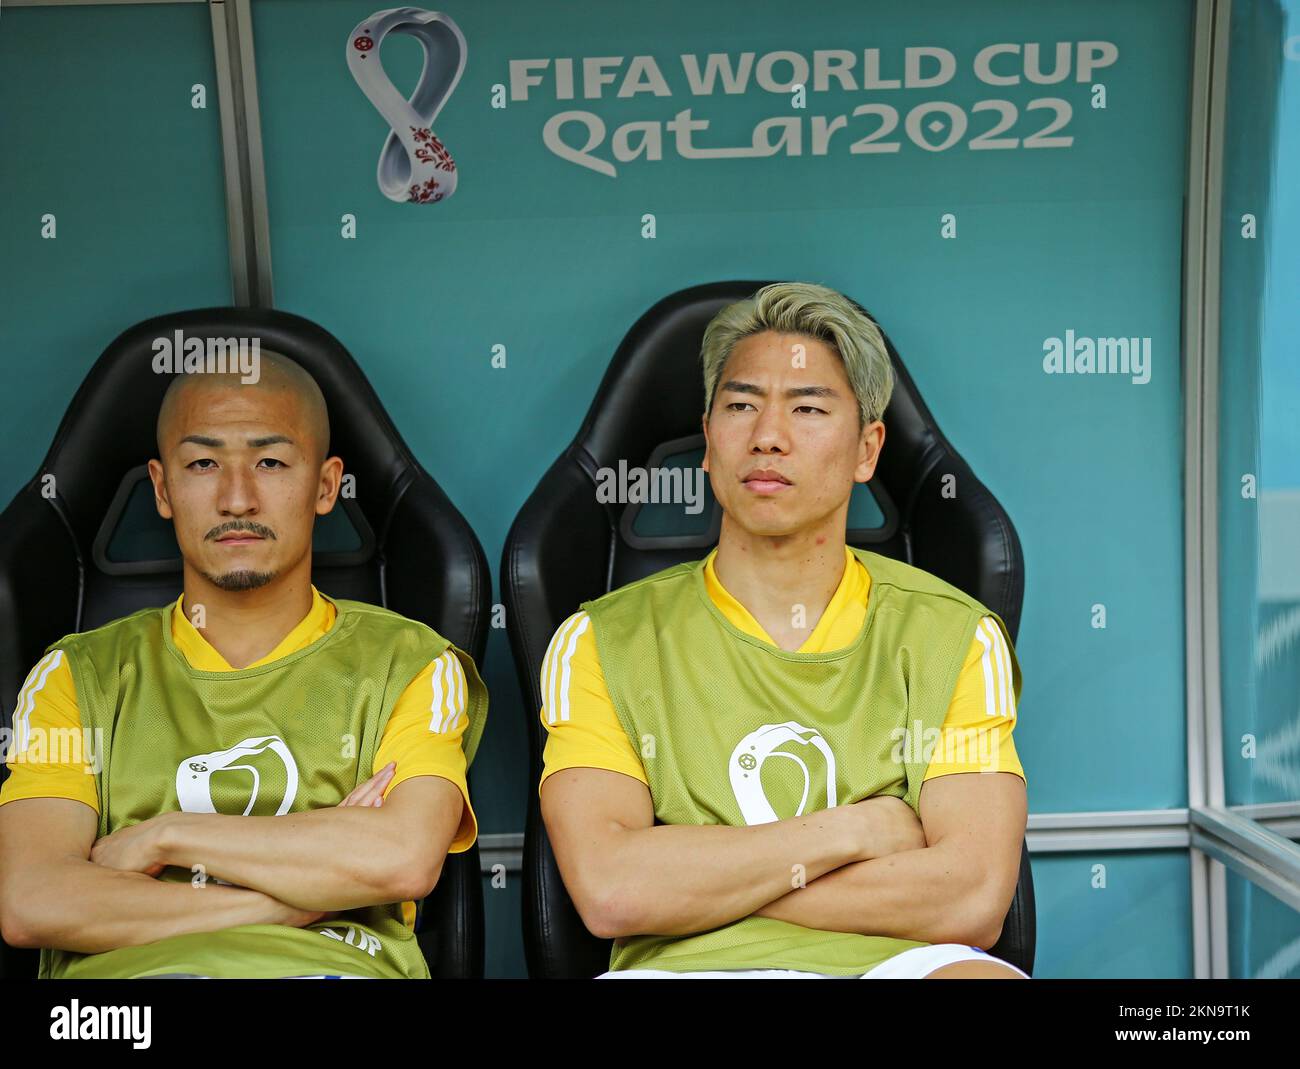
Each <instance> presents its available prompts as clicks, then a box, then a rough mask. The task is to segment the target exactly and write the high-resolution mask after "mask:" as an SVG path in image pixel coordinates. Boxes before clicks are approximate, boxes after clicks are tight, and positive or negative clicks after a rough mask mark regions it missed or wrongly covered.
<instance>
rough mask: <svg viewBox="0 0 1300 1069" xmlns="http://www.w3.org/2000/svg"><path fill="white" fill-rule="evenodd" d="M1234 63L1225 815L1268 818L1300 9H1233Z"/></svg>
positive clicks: (1285, 550)
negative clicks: (1241, 811) (1240, 811)
mask: <svg viewBox="0 0 1300 1069" xmlns="http://www.w3.org/2000/svg"><path fill="white" fill-rule="evenodd" d="M1228 65H1229V80H1228V102H1227V105H1228V106H1227V121H1226V128H1225V131H1224V195H1223V250H1222V261H1221V263H1222V290H1221V298H1222V322H1221V336H1220V341H1221V347H1222V348H1221V360H1220V381H1219V388H1220V412H1219V420H1218V436H1219V447H1220V448H1219V458H1220V459H1219V463H1220V467H1219V495H1220V515H1219V536H1220V537H1219V546H1220V560H1219V566H1220V576H1221V579H1220V592H1221V617H1220V624H1221V656H1222V692H1221V693H1222V701H1223V745H1224V757H1223V760H1224V779H1225V787H1226V798H1227V803H1228V805H1230V806H1249V807H1252V808H1250V809H1247V810H1245V813H1246V815H1254V816H1258V815H1264V814H1282V813H1286V812H1295V811H1300V420H1297V418H1296V416H1297V406H1298V405H1300V345H1298V344H1297V337H1300V304H1298V303H1297V302H1296V298H1295V295H1296V293H1297V290H1298V288H1300V255H1298V254H1297V248H1300V198H1297V197H1296V196H1295V192H1294V191H1295V190H1296V189H1297V188H1298V187H1300V0H1287V2H1286V3H1283V4H1279V3H1277V2H1271V3H1256V4H1234V5H1233V8H1232V30H1231V42H1230V49H1229V61H1228ZM1254 807H1263V808H1258V809H1257V808H1254ZM1280 908H1283V909H1285V907H1280Z"/></svg>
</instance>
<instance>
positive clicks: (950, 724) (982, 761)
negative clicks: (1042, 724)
mask: <svg viewBox="0 0 1300 1069" xmlns="http://www.w3.org/2000/svg"><path fill="white" fill-rule="evenodd" d="M1019 696H1020V664H1019V662H1018V661H1017V660H1016V652H1015V649H1014V647H1013V646H1012V645H1011V641H1010V639H1009V637H1008V636H1007V635H1006V634H1004V633H1003V631H1002V629H1001V628H1000V627H999V626H998V624H997V621H996V620H995V619H994V618H993V617H992V616H985V617H984V618H983V619H982V620H980V622H979V624H978V626H977V627H976V628H975V638H974V640H973V641H972V642H971V646H970V651H969V652H968V653H967V654H966V660H965V662H964V663H963V664H962V669H961V675H960V676H959V677H958V679H957V686H956V689H955V690H954V691H953V695H952V702H951V703H950V704H949V706H948V713H947V716H946V717H945V718H944V722H943V730H942V731H941V732H940V738H939V741H938V743H937V744H936V746H935V748H934V751H933V753H932V754H931V756H930V765H929V767H928V768H927V769H926V772H925V779H927V780H929V779H934V778H935V777H936V776H947V775H951V774H952V773H954V772H986V771H987V772H1014V773H1015V774H1016V775H1017V776H1019V777H1020V778H1021V779H1025V770H1024V769H1023V768H1022V767H1021V765H1020V759H1019V757H1017V756H1016V746H1015V743H1014V742H1013V741H1012V739H1011V732H1012V729H1013V728H1014V727H1015V724H1016V702H1017V699H1018V698H1019ZM1025 782H1026V783H1028V780H1025Z"/></svg>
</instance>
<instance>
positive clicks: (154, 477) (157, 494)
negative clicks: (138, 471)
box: [149, 460, 172, 520]
mask: <svg viewBox="0 0 1300 1069" xmlns="http://www.w3.org/2000/svg"><path fill="white" fill-rule="evenodd" d="M149 481H150V482H151V483H153V504H154V508H156V509H157V510H158V515H159V516H161V517H162V518H163V519H164V520H170V519H171V518H172V506H171V502H170V501H168V500H167V479H166V476H165V474H164V472H163V466H162V461H159V460H150V461H149Z"/></svg>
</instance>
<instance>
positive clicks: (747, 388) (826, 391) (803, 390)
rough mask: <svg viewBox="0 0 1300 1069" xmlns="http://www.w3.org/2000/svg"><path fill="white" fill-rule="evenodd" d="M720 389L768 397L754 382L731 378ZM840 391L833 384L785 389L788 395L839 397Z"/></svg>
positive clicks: (721, 390) (720, 390)
mask: <svg viewBox="0 0 1300 1069" xmlns="http://www.w3.org/2000/svg"><path fill="white" fill-rule="evenodd" d="M718 391H719V392H720V393H721V392H727V393H751V394H754V395H755V396H757V397H766V396H767V391H766V390H765V389H763V387H762V386H758V385H756V384H755V383H752V382H740V381H739V380H737V379H729V380H727V381H726V382H724V383H723V384H722V385H721V386H719V387H718ZM839 395H840V394H839V391H838V390H836V389H835V388H834V387H831V386H791V387H790V388H789V389H788V390H786V391H785V396H786V397H839Z"/></svg>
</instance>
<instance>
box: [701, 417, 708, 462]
mask: <svg viewBox="0 0 1300 1069" xmlns="http://www.w3.org/2000/svg"><path fill="white" fill-rule="evenodd" d="M700 426H701V427H703V428H704V459H703V460H702V461H701V462H700V469H701V470H702V471H705V472H707V471H708V470H709V414H708V413H707V412H705V413H704V414H703V415H701V416H700Z"/></svg>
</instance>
